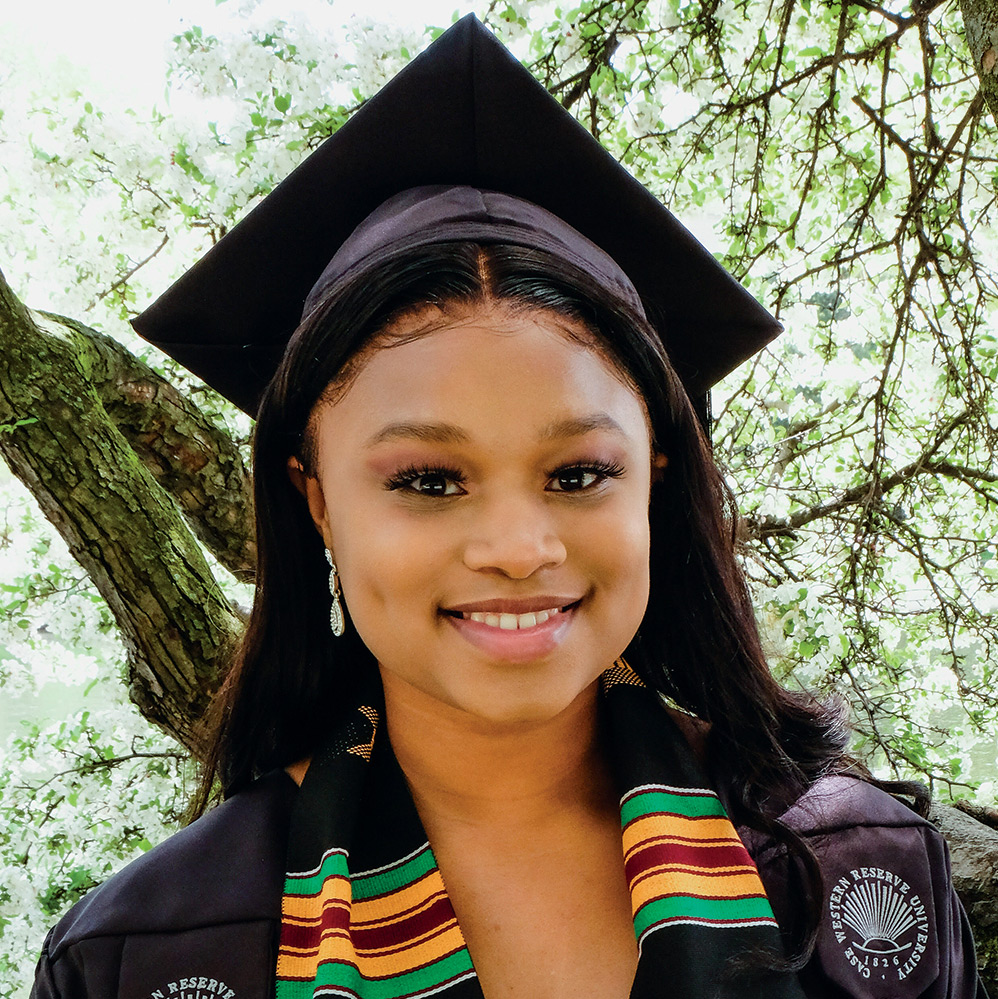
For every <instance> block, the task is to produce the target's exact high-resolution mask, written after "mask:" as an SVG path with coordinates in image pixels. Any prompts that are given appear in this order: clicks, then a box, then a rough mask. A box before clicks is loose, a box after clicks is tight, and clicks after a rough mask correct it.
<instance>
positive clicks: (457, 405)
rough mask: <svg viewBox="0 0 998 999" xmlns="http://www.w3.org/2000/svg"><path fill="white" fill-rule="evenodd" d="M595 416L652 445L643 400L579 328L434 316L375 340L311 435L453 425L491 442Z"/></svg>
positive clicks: (557, 321)
mask: <svg viewBox="0 0 998 999" xmlns="http://www.w3.org/2000/svg"><path fill="white" fill-rule="evenodd" d="M335 389H336V386H335V385H334V390H335ZM598 413H606V414H607V415H609V416H611V418H612V419H613V420H614V421H616V422H617V423H618V424H620V425H621V426H622V427H627V428H628V432H629V433H631V434H636V435H637V436H638V437H639V438H642V439H644V440H647V439H648V436H649V432H648V417H647V412H646V409H645V406H644V402H643V400H642V399H641V397H640V396H639V395H638V393H637V392H636V391H635V390H634V388H633V387H632V386H631V384H630V383H629V380H628V379H627V377H626V375H624V374H623V373H622V372H621V370H620V369H619V367H618V366H617V364H616V363H615V362H614V361H613V360H611V359H610V357H609V356H608V355H607V353H606V351H605V349H604V348H603V347H602V346H601V345H600V344H599V342H598V340H597V338H596V337H595V335H594V334H593V333H592V331H591V330H589V329H588V328H586V327H585V326H583V325H582V324H579V323H576V322H574V321H572V320H570V319H566V318H564V317H562V316H559V315H557V314H555V313H552V312H548V311H544V310H536V309H518V310H511V309H509V308H507V307H504V306H489V305H485V306H478V307H474V308H462V309H460V310H442V309H439V308H436V307H431V308H427V309H424V310H420V311H418V312H415V313H412V314H409V315H407V316H405V317H403V318H402V319H400V320H398V321H397V322H395V323H393V324H392V325H391V326H390V327H389V328H388V329H387V330H386V331H385V333H384V335H382V336H380V337H378V338H377V340H376V343H375V344H373V345H372V346H371V347H370V348H368V350H366V351H365V352H364V353H363V355H362V356H361V357H360V358H359V359H358V363H357V365H356V366H355V368H354V370H353V371H351V372H350V373H349V382H348V383H346V384H343V385H341V386H340V387H339V390H336V391H334V392H333V393H331V394H330V395H328V396H327V401H326V403H325V404H324V405H321V406H320V407H319V409H318V410H317V412H316V414H315V420H314V429H315V430H316V431H318V432H319V435H320V437H321V436H322V428H323V425H326V424H330V423H335V426H336V428H337V432H338V433H339V434H340V435H349V436H351V437H353V436H356V435H360V434H363V433H365V432H366V431H368V430H370V428H371V427H374V426H375V425H378V424H385V423H391V422H393V421H399V420H405V421H413V422H424V423H425V422H448V423H457V424H459V425H461V426H462V427H465V428H466V429H467V430H468V431H469V433H470V435H471V436H478V437H481V438H482V439H494V438H496V437H497V436H500V435H503V434H506V435H509V434H531V435H536V433H537V432H538V430H539V428H540V427H542V426H544V425H546V424H551V423H555V422H564V421H565V420H572V419H576V420H577V419H580V418H587V417H591V416H592V415H593V414H598ZM320 444H321V441H320Z"/></svg>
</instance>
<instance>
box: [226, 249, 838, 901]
mask: <svg viewBox="0 0 998 999" xmlns="http://www.w3.org/2000/svg"><path fill="white" fill-rule="evenodd" d="M488 303H499V304H502V305H505V306H507V307H512V308H530V309H543V310H547V311H549V312H551V313H554V314H556V315H558V316H561V317H563V318H565V319H567V320H570V321H573V325H575V326H576V327H579V326H581V327H582V328H583V329H585V330H588V331H589V332H590V333H591V337H592V342H593V343H594V344H596V345H598V346H599V347H600V348H601V349H602V350H603V351H604V352H605V354H606V356H607V357H608V358H609V360H610V361H611V362H612V363H613V364H614V366H615V367H616V368H617V369H618V370H619V371H620V372H621V373H622V375H623V376H624V377H625V378H626V379H627V381H628V382H629V383H630V384H631V385H632V387H633V388H634V389H635V390H636V391H637V392H638V394H639V395H640V396H641V397H642V398H643V400H644V403H645V406H646V407H647V411H648V415H649V418H650V423H651V430H652V439H653V446H654V448H655V450H656V451H657V452H659V453H661V454H663V455H665V456H666V458H667V460H668V464H667V467H666V468H665V469H664V471H663V473H662V475H661V477H660V478H659V480H658V481H657V482H656V483H655V484H654V485H653V487H652V492H651V502H650V508H649V519H650V535H651V556H650V560H651V565H650V596H649V601H648V607H647V610H646V612H645V615H644V618H643V620H642V623H641V626H640V628H639V631H638V633H637V635H636V636H635V637H634V639H633V640H632V642H631V644H630V646H629V647H628V648H627V650H626V651H625V652H624V658H625V659H626V660H627V661H628V663H629V664H630V665H631V667H632V668H633V669H634V670H635V672H637V673H638V674H639V675H640V676H641V677H642V679H643V680H644V681H645V682H646V683H647V684H649V685H650V686H651V687H653V688H654V689H656V690H658V691H660V692H661V693H662V694H664V695H666V696H667V697H668V698H670V699H671V700H672V701H673V702H674V703H675V704H676V705H677V706H678V707H680V708H681V709H683V710H685V711H688V712H690V713H692V714H694V715H696V716H697V717H698V718H700V719H702V720H703V721H705V722H708V723H710V725H711V736H710V740H709V744H710V746H711V756H712V759H711V760H710V761H709V762H710V764H711V768H712V770H713V771H714V773H715V776H716V778H717V779H718V780H719V782H720V783H721V785H722V786H724V787H726V788H730V789H731V794H732V795H733V800H731V802H730V804H731V806H732V810H733V812H734V815H733V818H734V819H735V820H736V821H741V822H744V823H746V824H748V825H750V826H755V827H757V828H764V829H767V830H769V831H770V832H772V833H775V834H776V835H777V836H778V838H779V839H780V840H782V841H784V842H785V843H787V844H788V845H790V847H791V850H792V852H793V853H795V854H796V855H797V856H798V857H799V858H800V859H801V861H802V862H803V864H804V867H805V869H806V870H807V871H808V872H809V876H807V877H806V878H805V880H806V881H809V882H811V883H810V884H809V885H808V886H807V888H808V889H809V891H807V892H806V894H808V895H812V897H813V893H814V892H815V891H816V890H818V889H819V886H820V878H819V879H818V883H815V881H814V878H815V877H817V868H816V866H815V865H814V863H813V856H812V855H811V854H810V851H809V850H808V849H807V848H806V847H805V846H804V845H803V844H801V843H799V842H796V843H795V842H794V841H795V840H796V836H795V835H794V834H792V833H790V832H789V830H785V829H782V827H774V826H773V817H774V815H775V814H778V812H779V811H780V810H782V809H780V808H777V805H778V803H779V802H781V801H786V800H787V799H788V797H789V798H791V799H792V798H793V797H795V796H796V793H799V792H800V791H801V790H802V789H803V788H804V787H806V786H808V785H810V784H811V783H812V782H813V781H815V780H816V779H817V778H818V777H820V776H822V775H823V774H824V773H826V772H827V771H828V770H830V769H832V768H834V767H836V766H837V765H839V764H841V761H842V759H843V752H844V745H845V734H844V725H843V723H842V720H841V718H840V716H839V713H838V712H837V711H835V710H833V709H830V708H826V707H824V706H822V705H820V704H819V703H817V702H816V701H814V700H813V699H812V698H811V697H809V696H807V695H805V694H801V693H794V692H790V691H787V690H785V689H784V688H783V687H781V686H780V685H779V684H778V683H777V682H776V681H775V680H774V679H773V677H772V675H771V674H770V671H769V668H768V666H767V664H766V661H765V657H764V655H763V651H762V647H761V644H760V640H759V635H758V630H757V627H756V622H755V618H754V614H753V610H752V606H751V603H750V600H749V595H748V591H747V588H746V585H745V582H744V579H743V576H742V573H741V571H740V568H739V566H738V563H737V561H736V559H735V554H734V539H733V528H732V518H733V514H734V509H733V503H732V500H731V497H730V494H729V492H728V491H727V489H726V487H725V486H724V483H723V480H722V477H721V475H720V473H719V472H718V470H717V467H716V466H715V464H714V461H713V458H712V456H711V453H710V448H709V444H708V442H707V440H706V438H705V435H704V433H703V430H702V428H701V425H700V421H699V420H698V418H697V416H696V413H695V412H694V409H693V407H692V405H691V403H690V401H689V399H688V397H687V395H686V392H685V390H684V388H683V386H682V384H681V382H680V381H679V378H678V376H677V375H676V374H675V372H674V371H673V369H672V366H671V364H670V363H669V360H668V358H667V357H666V355H665V352H664V350H663V348H662V345H661V342H660V341H659V338H658V336H657V334H656V333H655V331H654V329H653V328H652V327H651V326H650V325H649V324H648V322H647V321H646V320H645V319H643V318H642V317H639V316H637V315H635V314H634V313H633V312H632V311H630V310H629V309H627V308H626V307H625V306H623V305H621V304H620V303H619V301H617V300H616V299H615V298H614V297H612V296H611V295H610V294H609V293H608V292H606V291H605V290H604V289H602V288H601V287H600V286H598V285H596V284H595V283H594V282H592V281H591V280H590V279H588V278H587V275H586V274H585V273H583V272H582V271H580V270H579V269H577V268H575V267H573V266H572V265H570V264H568V263H566V262H565V261H563V260H561V259H559V258H558V257H555V256H553V255H550V254H547V253H544V252H542V251H538V250H533V249H526V248H523V247H518V246H514V245H508V244H497V245H488V244H487V245H479V244H475V243H463V242H460V243H441V244H435V245H430V246H424V247H420V248H418V249H414V250H410V251H408V252H405V253H403V254H400V255H398V256H395V257H393V258H392V259H391V260H389V261H387V262H385V263H382V264H380V265H377V266H375V267H373V268H371V269H370V270H368V271H367V272H365V273H364V274H363V276H362V278H361V279H359V280H354V281H352V282H350V283H349V284H347V285H346V286H345V287H343V288H341V289H340V290H338V291H336V292H334V293H333V294H332V295H331V296H330V297H329V298H327V300H325V301H324V302H323V303H322V304H321V305H320V306H319V307H318V308H316V309H315V310H314V311H313V313H312V314H311V315H310V316H309V317H308V318H307V319H306V320H305V322H303V324H302V325H301V326H300V327H299V329H298V331H297V332H296V333H295V335H294V337H293V338H292V340H291V342H290V344H289V345H288V349H287V351H286V353H285V356H284V358H283V361H282V363H281V365H280V367H279V369H278V371H277V374H276V375H275V377H274V379H273V380H272V382H271V383H270V385H269V387H268V389H267V391H266V393H265V394H264V397H263V399H262V401H261V404H260V408H259V412H258V415H257V426H256V434H255V441H254V476H255V499H256V531H257V548H258V553H259V554H258V570H257V573H258V574H257V581H256V582H257V588H256V599H255V602H254V605H253V610H252V614H251V616H250V620H249V625H248V629H247V633H246V636H245V639H244V642H243V645H242V647H241V649H240V650H239V652H238V654H237V657H236V662H235V664H234V666H233V669H232V670H231V671H230V674H229V676H228V678H227V680H226V682H225V685H224V687H223V690H222V692H221V694H220V705H219V707H220V711H219V714H218V718H219V720H220V727H219V733H218V741H217V743H216V749H215V754H216V755H215V756H214V758H213V759H212V760H210V761H209V767H210V769H211V770H212V771H213V772H215V773H217V776H218V777H219V778H220V779H221V783H222V787H223V791H224V794H225V795H226V796H228V795H230V794H233V793H235V792H236V791H238V790H240V789H241V788H243V787H245V786H246V785H247V784H248V783H249V782H250V781H251V780H252V779H253V778H255V777H256V776H258V775H260V774H262V773H264V772H266V771H268V770H270V769H272V768H275V767H281V766H286V765H288V764H290V763H292V762H295V761H297V760H300V759H302V758H304V757H307V756H308V755H309V754H310V753H312V752H313V751H314V749H315V748H316V746H315V743H316V742H317V741H318V740H319V738H320V737H321V734H322V733H323V732H325V731H328V728H329V726H330V722H331V718H334V717H335V716H336V713H337V711H338V710H339V709H342V710H346V709H347V708H349V707H350V706H352V704H353V703H354V696H355V683H356V681H357V678H358V677H360V676H363V675H364V674H365V672H366V673H367V675H370V671H373V670H374V669H375V668H376V664H375V662H374V660H373V657H372V656H371V654H370V652H368V651H367V649H366V648H365V646H364V645H363V643H362V642H361V640H360V638H359V636H358V635H357V632H356V631H355V630H354V629H353V628H351V627H350V626H349V624H348V627H347V633H346V635H345V636H344V637H343V638H340V639H334V638H333V637H332V635H331V633H330V630H329V596H328V589H327V575H328V567H327V565H326V562H325V559H324V557H323V543H322V540H321V538H320V537H319V535H318V533H317V531H316V529H315V527H314V525H313V522H312V520H311V517H310V516H309V512H308V508H307V505H306V502H305V500H304V498H303V497H302V496H301V495H300V494H299V492H298V491H297V490H296V489H295V487H294V485H293V484H292V482H291V480H290V478H289V476H288V474H287V461H288V458H289V457H290V456H296V457H298V458H299V460H301V461H302V464H303V465H304V467H305V470H306V473H311V471H312V468H311V461H312V456H311V454H310V451H311V445H310V442H309V429H308V428H309V420H310V417H311V415H312V413H313V411H314V409H315V408H316V406H317V405H318V404H319V403H320V402H321V401H322V400H323V398H324V396H326V394H327V393H328V391H329V388H330V386H333V387H334V388H335V387H337V386H340V385H342V383H343V381H344V379H345V378H346V379H349V376H350V362H351V361H352V360H356V359H357V357H358V355H359V354H360V353H361V352H362V351H363V350H364V349H365V348H368V347H370V345H371V344H372V342H373V343H374V344H375V345H380V340H379V338H380V337H383V336H384V334H385V330H386V328H387V327H389V326H390V324H391V323H392V321H393V320H394V319H396V318H399V317H401V316H403V315H405V314H407V313H411V312H413V311H414V310H418V309H420V308H423V307H425V306H426V305H428V304H436V305H440V306H441V307H443V308H444V309H445V310H446V307H447V306H449V305H453V306H474V305H482V304H488ZM390 344H391V339H390V334H389V337H388V339H386V341H385V345H386V346H389V347H390ZM347 611H348V613H349V605H348V606H347ZM607 665H608V666H609V665H610V664H609V663H607ZM805 908H807V909H810V908H811V905H807V906H806V907H805ZM809 921H810V920H809Z"/></svg>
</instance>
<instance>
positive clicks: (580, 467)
mask: <svg viewBox="0 0 998 999" xmlns="http://www.w3.org/2000/svg"><path fill="white" fill-rule="evenodd" d="M569 472H573V473H575V476H576V477H578V476H581V475H586V474H589V475H595V476H597V481H596V482H593V483H591V484H590V485H588V486H582V487H581V488H579V489H553V490H551V491H552V492H564V493H575V492H580V493H581V492H588V491H589V490H591V489H594V488H596V487H597V486H599V485H600V484H601V483H602V482H604V481H606V480H607V479H617V478H619V477H620V476H621V475H623V474H624V469H623V467H622V466H621V465H619V464H618V463H617V462H615V461H602V460H600V459H597V460H594V461H587V462H580V463H579V464H577V465H563V466H562V467H561V468H557V469H555V470H554V471H553V472H552V473H551V474H550V475H549V476H548V478H549V479H558V478H567V477H568V474H567V473H569ZM430 476H433V477H434V478H439V479H444V480H446V481H447V482H448V483H450V482H453V483H455V484H457V485H459V486H460V485H462V484H463V483H464V482H465V481H466V479H465V477H464V475H463V474H462V473H461V472H459V471H458V470H457V469H456V468H447V467H445V466H441V465H408V466H406V467H405V468H400V469H399V470H398V471H397V472H395V474H394V475H392V476H391V478H389V479H388V481H387V482H386V483H385V489H387V490H389V491H391V490H397V489H405V490H408V491H410V492H413V493H415V494H416V495H418V496H430V497H434V496H436V497H437V498H439V497H440V496H441V495H443V496H445V497H446V496H447V495H448V494H439V493H437V494H433V493H424V492H420V491H419V490H418V489H413V488H412V484H413V483H414V482H415V481H416V480H417V479H421V478H423V477H427V478H429V477H430ZM449 495H451V496H453V495H460V494H459V493H451V494H449Z"/></svg>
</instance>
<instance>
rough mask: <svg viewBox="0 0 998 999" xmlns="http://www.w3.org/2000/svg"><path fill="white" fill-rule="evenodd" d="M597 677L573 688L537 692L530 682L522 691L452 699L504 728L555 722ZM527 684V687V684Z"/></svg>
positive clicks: (479, 717)
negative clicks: (486, 696) (487, 696)
mask: <svg viewBox="0 0 998 999" xmlns="http://www.w3.org/2000/svg"><path fill="white" fill-rule="evenodd" d="M594 683H595V680H590V681H589V682H587V683H584V684H579V685H578V686H575V687H572V688H571V689H565V688H562V689H560V690H549V691H546V692H541V691H538V690H537V689H536V688H537V685H536V683H530V684H529V688H530V689H525V690H523V691H515V692H511V691H508V690H507V691H502V692H496V695H495V696H493V697H489V698H483V697H482V696H481V693H480V692H476V696H475V697H470V698H465V697H459V698H454V699H452V700H451V703H452V705H453V706H454V707H456V708H458V709H459V710H460V711H463V712H464V713H466V714H468V715H471V716H472V717H474V718H476V719H477V720H479V721H480V722H483V723H485V724H487V725H496V726H503V727H523V726H532V725H543V724H545V723H547V722H550V721H553V720H554V719H555V718H557V717H558V716H559V715H561V714H562V713H563V712H565V711H568V710H569V709H570V708H571V707H572V705H573V704H575V703H576V702H577V701H578V700H579V698H580V697H582V696H583V695H584V694H585V693H586V691H588V690H590V689H592V687H593V684H594ZM525 686H527V685H526V684H525Z"/></svg>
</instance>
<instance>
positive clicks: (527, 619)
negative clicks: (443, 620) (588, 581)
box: [444, 600, 581, 631]
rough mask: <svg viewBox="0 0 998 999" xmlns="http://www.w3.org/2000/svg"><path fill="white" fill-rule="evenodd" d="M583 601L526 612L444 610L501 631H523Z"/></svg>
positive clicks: (452, 615)
mask: <svg viewBox="0 0 998 999" xmlns="http://www.w3.org/2000/svg"><path fill="white" fill-rule="evenodd" d="M580 602H581V601H579V600H576V601H575V602H574V603H570V604H566V605H565V606H564V607H548V608H544V609H542V610H535V611H529V612H528V613H526V614H509V613H501V614H496V613H490V612H487V611H444V613H445V614H447V615H449V616H450V617H456V618H462V619H463V620H465V621H475V622H477V623H478V624H484V625H487V626H488V627H490V628H498V629H499V630H500V631H523V630H525V629H527V628H536V627H537V626H538V625H540V624H545V623H546V622H547V621H550V620H551V618H553V617H556V616H558V615H559V614H564V613H566V612H567V611H570V610H573V609H574V608H575V607H577V606H578V605H579V603H580Z"/></svg>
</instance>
